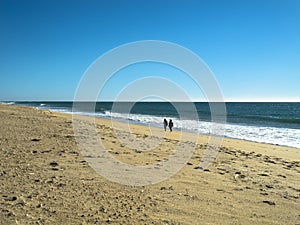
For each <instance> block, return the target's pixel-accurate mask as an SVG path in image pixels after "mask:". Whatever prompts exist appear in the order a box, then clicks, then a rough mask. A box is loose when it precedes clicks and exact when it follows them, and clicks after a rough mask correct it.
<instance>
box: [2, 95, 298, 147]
mask: <svg viewBox="0 0 300 225" xmlns="http://www.w3.org/2000/svg"><path fill="white" fill-rule="evenodd" d="M1 103H3V104H15V105H26V106H32V107H36V108H38V109H48V110H50V111H54V112H61V113H74V112H73V111H72V105H73V104H72V102H24V101H22V102H1ZM87 104H88V103H87ZM118 104H120V105H121V106H122V107H118V111H115V110H114V107H113V105H114V103H113V102H98V103H97V104H96V108H95V112H86V111H84V110H82V111H76V113H78V114H83V115H90V116H96V117H99V118H105V119H114V120H119V121H128V122H130V123H136V124H141V125H146V126H154V127H162V128H163V119H164V118H166V119H168V120H169V119H172V120H173V122H174V130H183V131H188V132H195V133H200V134H210V129H211V125H212V122H218V121H212V117H211V111H210V107H209V104H208V103H207V102H195V103H194V105H195V109H196V113H197V117H195V116H192V115H195V114H193V113H192V112H190V111H189V107H186V110H185V111H184V112H183V114H184V115H182V112H181V114H179V113H178V112H177V110H176V108H175V107H174V106H173V104H172V103H168V102H138V103H135V104H133V103H129V102H122V103H118ZM178 104H179V105H181V107H182V108H185V104H186V105H187V104H190V103H176V105H178ZM225 104H226V111H227V115H226V117H227V119H226V120H227V122H226V126H225V137H229V138H235V139H241V140H249V141H255V142H261V143H268V144H274V145H282V146H290V147H296V148H300V103H299V102H298V103H271V102H270V103H267V102H266V103H262V102H259V103H255V102H251V103H246V102H228V103H225ZM131 105H133V107H132V108H131ZM129 106H130V109H131V110H130V112H129V113H128V112H127V111H128V110H127V109H128V107H129ZM122 109H124V110H122Z"/></svg>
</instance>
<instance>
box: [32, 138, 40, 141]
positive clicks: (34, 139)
mask: <svg viewBox="0 0 300 225" xmlns="http://www.w3.org/2000/svg"><path fill="white" fill-rule="evenodd" d="M31 141H40V139H37V138H33V139H31Z"/></svg>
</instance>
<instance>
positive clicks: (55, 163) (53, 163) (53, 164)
mask: <svg viewBox="0 0 300 225" xmlns="http://www.w3.org/2000/svg"><path fill="white" fill-rule="evenodd" d="M49 165H50V166H53V167H55V166H58V163H57V162H55V161H53V162H51V163H49Z"/></svg>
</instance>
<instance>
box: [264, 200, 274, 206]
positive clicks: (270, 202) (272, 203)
mask: <svg viewBox="0 0 300 225" xmlns="http://www.w3.org/2000/svg"><path fill="white" fill-rule="evenodd" d="M263 203H266V204H268V205H276V204H275V202H272V201H268V200H264V201H263Z"/></svg>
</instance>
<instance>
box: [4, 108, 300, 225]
mask: <svg viewBox="0 0 300 225" xmlns="http://www.w3.org/2000/svg"><path fill="white" fill-rule="evenodd" d="M71 116H72V115H70V114H60V113H54V112H50V111H47V110H38V109H35V108H32V107H27V106H13V105H9V106H5V105H0V118H1V120H0V123H1V124H0V125H1V126H0V127H1V128H0V156H1V159H5V160H2V161H1V166H0V179H1V181H2V182H0V191H1V195H0V223H3V224H14V223H15V224H29V223H42V224H49V223H52V224H61V223H63V222H64V223H68V224H91V223H98V224H102V223H112V224H133V223H134V224H151V223H152V224H267V225H268V224H270V225H271V224H278V225H279V224H293V225H294V224H297V223H299V219H300V218H299V211H300V204H299V199H300V189H299V184H300V183H299V180H300V151H299V149H298V148H291V147H283V146H274V145H269V144H261V143H255V142H249V141H242V140H236V139H224V141H223V143H222V146H221V148H220V151H219V152H218V155H217V157H216V159H215V160H214V161H213V162H212V163H211V164H210V165H209V167H208V168H207V170H205V171H202V170H199V169H197V166H198V165H199V162H200V160H201V158H202V156H203V153H204V152H205V150H206V144H207V141H208V138H209V137H208V136H203V135H199V137H198V139H197V144H196V145H195V146H196V149H195V152H194V153H193V155H192V157H191V158H190V160H189V161H188V163H187V164H186V165H185V166H184V167H183V168H181V169H180V171H178V172H177V173H176V174H174V175H173V176H171V177H170V178H169V179H166V180H164V181H162V182H159V183H156V184H151V185H147V186H142V187H133V186H125V185H121V184H118V183H115V182H112V181H110V180H108V179H106V178H104V177H103V176H101V175H100V174H98V173H96V172H95V171H94V170H93V169H92V168H91V167H90V165H89V164H88V163H87V160H86V159H85V158H83V155H82V152H81V151H80V150H79V149H78V146H77V144H76V140H75V136H74V132H73V126H72V118H71ZM96 121H97V132H98V133H99V137H100V138H101V139H102V138H103V139H102V140H103V142H104V144H105V146H106V148H107V151H108V152H109V153H110V154H111V155H112V156H113V157H114V158H116V159H118V160H119V161H121V162H124V163H131V164H133V165H148V164H149V165H151V164H155V163H157V162H161V161H163V160H164V159H165V158H166V157H167V156H168V155H169V154H170V153H171V152H172V151H173V149H174V147H175V146H176V145H178V143H179V142H178V137H179V132H172V133H170V132H167V133H166V134H165V136H163V138H162V140H163V142H162V143H161V144H160V145H159V146H156V147H154V148H153V150H152V151H145V152H141V151H135V150H134V149H130V148H129V147H127V146H124V145H122V143H121V142H120V140H119V139H118V138H120V137H121V140H122V137H123V136H119V137H118V136H117V134H116V131H114V129H113V128H112V123H116V124H115V125H116V127H117V128H120V129H121V128H122V126H124V123H120V122H117V121H111V120H104V119H96ZM125 125H126V124H125ZM129 126H130V129H131V131H132V134H133V135H135V137H136V140H144V141H147V142H146V143H148V144H149V145H151V144H153V143H155V141H156V140H157V137H156V136H155V135H152V134H161V133H162V132H161V131H162V130H163V128H162V129H160V128H156V129H155V128H151V130H150V129H148V127H144V126H140V125H134V124H132V125H131V124H130V125H129ZM121 130H122V129H121ZM151 132H152V133H151ZM163 133H164V131H163ZM124 134H125V133H124V132H123V133H121V135H124ZM185 134H186V133H185ZM186 138H187V139H189V138H190V134H186ZM191 138H192V137H191ZM134 142H135V141H134ZM179 144H181V145H180V146H182V147H183V148H186V147H188V146H190V147H192V146H194V145H192V143H190V142H189V141H188V140H187V141H186V140H183V141H182V142H180V143H179Z"/></svg>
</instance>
